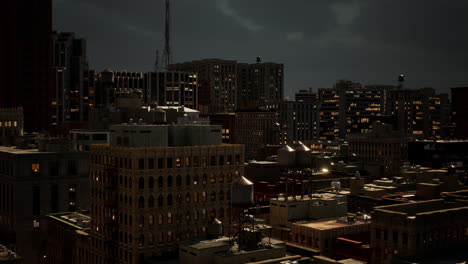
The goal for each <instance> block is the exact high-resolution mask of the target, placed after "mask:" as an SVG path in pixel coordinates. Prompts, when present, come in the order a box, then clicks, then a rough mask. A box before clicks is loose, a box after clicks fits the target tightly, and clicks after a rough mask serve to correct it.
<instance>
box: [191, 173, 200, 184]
mask: <svg viewBox="0 0 468 264" xmlns="http://www.w3.org/2000/svg"><path fill="white" fill-rule="evenodd" d="M198 183H200V177H198V174H195V176H193V185H197V184H198Z"/></svg>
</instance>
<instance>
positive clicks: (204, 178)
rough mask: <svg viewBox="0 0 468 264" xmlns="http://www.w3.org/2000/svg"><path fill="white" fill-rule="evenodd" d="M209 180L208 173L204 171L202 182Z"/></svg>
mask: <svg viewBox="0 0 468 264" xmlns="http://www.w3.org/2000/svg"><path fill="white" fill-rule="evenodd" d="M207 182H208V176H207V175H206V173H203V176H202V184H206V183H207Z"/></svg>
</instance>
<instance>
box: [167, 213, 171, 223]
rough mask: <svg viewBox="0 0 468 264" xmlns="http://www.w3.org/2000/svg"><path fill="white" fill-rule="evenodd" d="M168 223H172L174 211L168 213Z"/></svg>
mask: <svg viewBox="0 0 468 264" xmlns="http://www.w3.org/2000/svg"><path fill="white" fill-rule="evenodd" d="M167 223H168V224H172V213H171V212H168V213H167Z"/></svg>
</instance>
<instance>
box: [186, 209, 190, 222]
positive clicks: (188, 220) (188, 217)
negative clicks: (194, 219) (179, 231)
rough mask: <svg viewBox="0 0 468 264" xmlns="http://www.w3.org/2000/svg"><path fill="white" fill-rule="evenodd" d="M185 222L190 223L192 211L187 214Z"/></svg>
mask: <svg viewBox="0 0 468 264" xmlns="http://www.w3.org/2000/svg"><path fill="white" fill-rule="evenodd" d="M185 221H187V223H189V222H190V211H187V213H185Z"/></svg>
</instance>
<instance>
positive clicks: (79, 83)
mask: <svg viewBox="0 0 468 264" xmlns="http://www.w3.org/2000/svg"><path fill="white" fill-rule="evenodd" d="M53 40H54V89H55V96H54V101H53V102H52V105H53V110H54V112H53V115H52V121H53V122H54V123H57V124H64V123H74V122H86V121H87V120H88V113H89V102H88V100H89V97H90V94H89V90H88V89H85V88H87V87H86V86H85V85H84V82H83V78H84V77H85V76H86V74H87V71H88V58H87V57H86V41H85V40H84V39H81V38H76V37H75V33H71V32H54V34H53Z"/></svg>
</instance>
